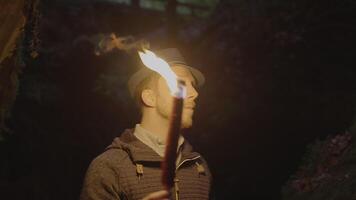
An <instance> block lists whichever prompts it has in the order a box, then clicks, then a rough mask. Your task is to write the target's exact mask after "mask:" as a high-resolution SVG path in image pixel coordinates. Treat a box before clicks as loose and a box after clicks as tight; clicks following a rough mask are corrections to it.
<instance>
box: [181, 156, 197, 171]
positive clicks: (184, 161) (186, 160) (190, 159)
mask: <svg viewBox="0 0 356 200" xmlns="http://www.w3.org/2000/svg"><path fill="white" fill-rule="evenodd" d="M198 158H200V156H195V157H194V158H189V159H185V160H183V161H182V162H181V163H180V164H179V165H178V166H177V167H176V172H177V171H178V169H179V167H180V166H182V165H183V164H184V163H186V162H188V161H192V160H196V159H198Z"/></svg>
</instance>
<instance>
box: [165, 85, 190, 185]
mask: <svg viewBox="0 0 356 200" xmlns="http://www.w3.org/2000/svg"><path fill="white" fill-rule="evenodd" d="M184 89H185V83H184V82H183V81H181V80H178V94H177V96H173V108H172V115H171V119H170V126H169V132H168V136H167V146H166V151H165V155H164V160H163V163H162V183H163V185H164V186H165V187H166V189H167V190H169V189H170V188H172V187H173V184H174V181H173V180H174V177H175V169H176V165H175V163H176V160H177V146H178V139H179V132H180V127H181V121H182V111H183V100H184Z"/></svg>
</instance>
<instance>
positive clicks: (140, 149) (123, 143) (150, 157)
mask: <svg viewBox="0 0 356 200" xmlns="http://www.w3.org/2000/svg"><path fill="white" fill-rule="evenodd" d="M133 131H134V130H133V129H126V130H125V131H124V132H123V133H122V135H121V136H120V137H119V138H115V139H114V142H113V144H112V145H110V146H109V147H108V148H107V149H110V148H120V149H123V150H125V151H126V152H128V154H129V155H130V157H131V159H132V160H133V161H134V162H135V163H137V162H161V161H163V158H162V157H161V156H159V155H158V154H157V153H156V152H155V151H154V150H153V149H151V148H150V147H148V146H147V145H146V144H144V143H142V142H141V141H140V140H138V139H137V138H136V137H135V136H134V134H133ZM199 155H200V154H199V153H197V152H194V151H193V148H192V146H191V145H190V144H189V143H188V142H187V141H186V140H185V141H184V143H183V145H182V158H181V161H183V160H185V159H192V158H194V157H197V156H199Z"/></svg>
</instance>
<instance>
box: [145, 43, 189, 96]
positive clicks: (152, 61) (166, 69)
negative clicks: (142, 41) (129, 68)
mask: <svg viewBox="0 0 356 200" xmlns="http://www.w3.org/2000/svg"><path fill="white" fill-rule="evenodd" d="M138 54H139V56H140V58H141V61H142V63H143V64H144V65H145V66H146V67H148V68H149V69H151V70H153V71H155V72H157V73H158V74H160V75H161V76H162V77H163V78H164V79H165V80H166V82H167V85H168V87H169V90H170V92H171V94H172V95H173V96H175V97H180V98H184V97H185V96H186V89H185V87H184V86H181V85H179V84H178V77H177V75H176V74H175V73H174V72H173V70H172V69H171V67H170V66H169V64H168V63H167V62H166V61H165V60H163V59H162V58H160V57H158V56H156V54H155V53H153V52H152V51H150V50H147V49H144V50H143V51H139V52H138Z"/></svg>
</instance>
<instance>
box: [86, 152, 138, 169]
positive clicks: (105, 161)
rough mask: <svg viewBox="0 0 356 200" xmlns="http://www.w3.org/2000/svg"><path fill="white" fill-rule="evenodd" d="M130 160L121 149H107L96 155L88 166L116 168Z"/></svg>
mask: <svg viewBox="0 0 356 200" xmlns="http://www.w3.org/2000/svg"><path fill="white" fill-rule="evenodd" d="M128 161H131V159H130V156H129V154H128V153H127V152H126V151H124V150H122V149H114V148H113V149H108V150H106V151H105V152H103V153H101V154H100V155H98V156H97V157H96V158H94V159H93V161H92V162H91V163H90V168H99V169H100V168H103V167H109V168H117V167H118V166H120V165H121V164H123V163H125V162H128Z"/></svg>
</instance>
